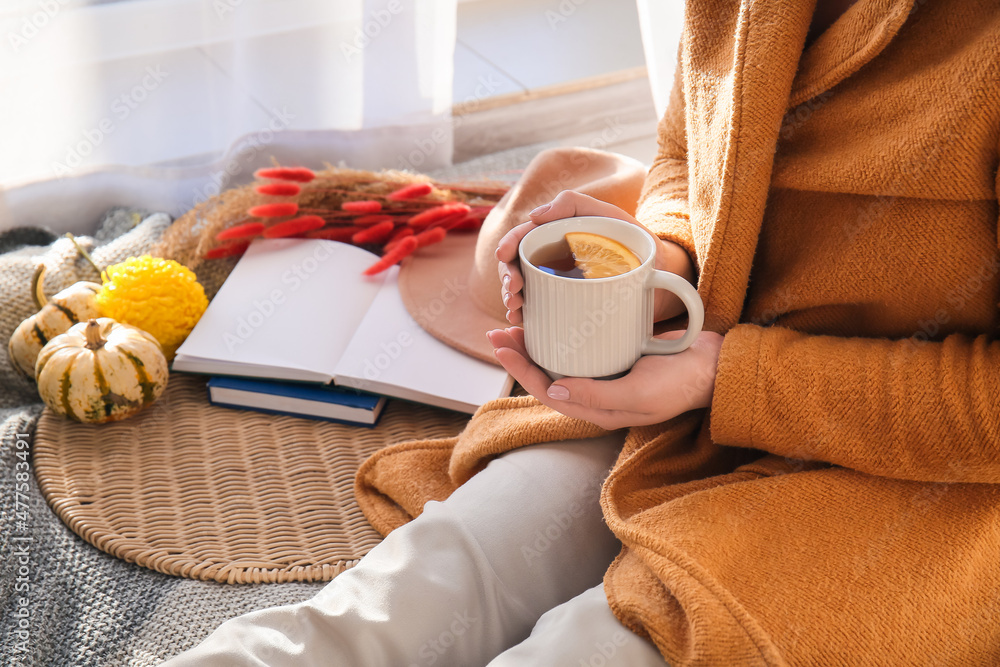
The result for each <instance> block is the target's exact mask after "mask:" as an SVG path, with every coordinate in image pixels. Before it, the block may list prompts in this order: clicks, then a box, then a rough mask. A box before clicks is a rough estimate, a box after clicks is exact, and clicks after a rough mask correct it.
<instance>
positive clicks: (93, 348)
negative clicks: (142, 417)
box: [35, 317, 168, 424]
mask: <svg viewBox="0 0 1000 667" xmlns="http://www.w3.org/2000/svg"><path fill="white" fill-rule="evenodd" d="M167 376H168V368H167V359H166V357H164V356H163V350H162V349H161V348H160V344H159V343H158V342H157V341H156V339H155V338H153V336H151V335H150V334H148V333H146V332H145V331H143V330H141V329H137V328H136V327H133V326H129V325H128V324H121V323H119V322H116V321H114V320H112V319H109V318H107V317H101V318H98V319H91V320H89V321H88V322H81V323H79V324H75V325H73V326H72V327H71V328H70V330H69V331H67V332H66V333H64V334H61V335H59V336H56V337H55V338H54V339H52V340H51V341H49V343H48V344H47V345H46V346H45V347H43V348H42V351H41V353H39V355H38V362H37V363H36V365H35V379H36V380H37V381H38V393H39V395H40V396H41V397H42V400H43V401H45V404H46V405H47V406H49V408H51V409H52V410H53V411H55V412H57V413H58V414H60V415H64V416H66V417H69V418H70V419H75V420H76V421H80V422H87V423H92V424H100V423H103V422H109V421H117V420H119V419H124V418H125V417H128V416H130V415H132V414H135V413H136V412H138V411H139V410H142V409H143V408H144V407H146V406H147V405H149V404H151V403H152V402H153V401H155V400H156V399H157V398H158V397H159V396H160V394H162V393H163V390H164V389H166V387H167Z"/></svg>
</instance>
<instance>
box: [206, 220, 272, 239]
mask: <svg viewBox="0 0 1000 667" xmlns="http://www.w3.org/2000/svg"><path fill="white" fill-rule="evenodd" d="M262 231H264V223H263V222H247V223H244V224H242V225H236V226H234V227H229V228H227V229H223V230H222V231H221V232H219V233H218V234H216V235H215V240H216V241H231V240H233V239H244V238H248V237H251V236H257V235H258V234H260V233H261V232H262Z"/></svg>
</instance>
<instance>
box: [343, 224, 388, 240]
mask: <svg viewBox="0 0 1000 667" xmlns="http://www.w3.org/2000/svg"><path fill="white" fill-rule="evenodd" d="M394 227H395V225H394V224H393V223H392V222H391V221H386V222H380V223H378V224H377V225H373V226H372V227H367V228H365V229H363V230H362V231H360V232H358V233H357V234H355V235H354V236H352V237H351V240H352V241H353V242H354V243H384V242H385V240H386V239H387V238H389V235H390V234H392V230H393V228H394Z"/></svg>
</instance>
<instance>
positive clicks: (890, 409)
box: [711, 324, 1000, 483]
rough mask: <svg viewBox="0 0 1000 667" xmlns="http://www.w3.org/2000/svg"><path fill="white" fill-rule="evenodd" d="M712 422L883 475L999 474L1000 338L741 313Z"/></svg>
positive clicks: (972, 477)
mask: <svg viewBox="0 0 1000 667" xmlns="http://www.w3.org/2000/svg"><path fill="white" fill-rule="evenodd" d="M711 428H712V437H713V439H714V440H716V441H717V442H719V443H720V444H726V445H734V446H743V447H751V448H755V449H762V450H766V451H768V452H771V453H773V454H778V455H781V456H786V457H790V458H796V459H805V460H818V461H826V462H829V463H833V464H837V465H841V466H844V467H847V468H851V469H854V470H858V471H861V472H866V473H871V474H874V475H880V476H883V477H891V478H896V479H909V480H919V481H934V482H986V483H1000V342H994V341H992V340H991V338H990V337H988V336H985V335H983V336H978V337H974V338H973V337H970V336H966V335H961V334H954V335H951V336H948V337H947V338H945V339H944V340H943V341H940V342H916V341H914V340H913V339H906V340H888V339H866V338H839V337H833V336H816V335H810V334H804V333H800V332H797V331H792V330H790V329H785V328H781V327H768V328H764V327H759V326H756V325H751V324H741V325H738V326H736V327H734V328H733V329H731V330H730V331H729V332H728V333H727V334H726V337H725V340H724V342H723V346H722V352H721V354H720V357H719V369H718V376H717V378H716V385H715V393H714V396H713V402H712V412H711Z"/></svg>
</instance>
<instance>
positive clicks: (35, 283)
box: [31, 264, 49, 310]
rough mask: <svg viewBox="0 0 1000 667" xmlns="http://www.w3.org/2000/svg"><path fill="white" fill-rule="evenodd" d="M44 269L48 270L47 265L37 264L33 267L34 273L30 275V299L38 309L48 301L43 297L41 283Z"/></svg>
mask: <svg viewBox="0 0 1000 667" xmlns="http://www.w3.org/2000/svg"><path fill="white" fill-rule="evenodd" d="M46 271H48V267H46V266H45V265H44V264H39V265H38V266H36V267H35V274H34V275H33V276H31V299H32V300H33V301H34V302H35V308H37V309H38V310H41V309H42V308H43V307H44V306H45V304H47V303H48V302H49V300H48V299H47V298H45V288H44V285H43V283H44V282H45V272H46Z"/></svg>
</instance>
